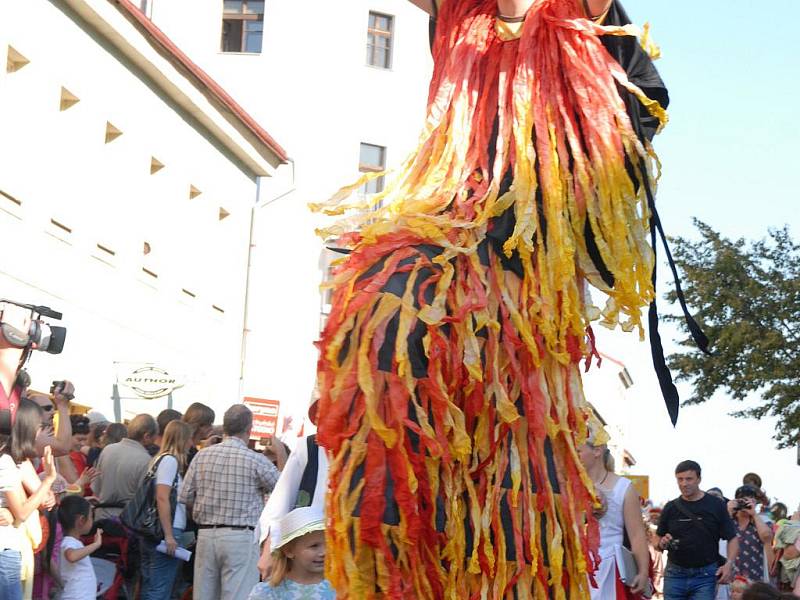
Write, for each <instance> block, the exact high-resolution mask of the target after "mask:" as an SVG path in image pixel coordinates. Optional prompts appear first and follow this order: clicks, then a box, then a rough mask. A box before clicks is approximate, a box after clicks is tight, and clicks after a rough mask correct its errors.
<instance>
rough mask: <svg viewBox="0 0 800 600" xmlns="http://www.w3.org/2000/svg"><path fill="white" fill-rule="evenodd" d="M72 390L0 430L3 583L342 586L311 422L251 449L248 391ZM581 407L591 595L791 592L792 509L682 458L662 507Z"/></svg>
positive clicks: (796, 583) (25, 407)
mask: <svg viewBox="0 0 800 600" xmlns="http://www.w3.org/2000/svg"><path fill="white" fill-rule="evenodd" d="M73 397H74V387H73V386H72V384H70V383H69V382H58V383H56V384H54V387H53V389H52V390H51V393H50V394H45V393H39V392H35V391H32V390H28V391H27V392H26V394H25V395H24V397H23V399H22V400H21V402H20V406H19V409H18V412H17V416H16V421H15V423H14V425H13V429H12V432H11V435H10V436H1V437H0V541H2V543H0V546H2V547H0V598H3V600H6V599H7V600H21V599H23V598H34V599H42V600H49V599H52V598H60V599H63V600H93V599H94V598H97V597H99V598H129V599H133V598H139V599H141V600H171V599H173V598H190V597H193V598H194V599H195V600H219V599H225V600H228V599H230V600H238V599H242V600H284V599H298V598H308V599H312V600H317V599H318V600H329V599H333V598H335V597H336V596H335V592H334V590H333V589H332V587H331V586H330V584H329V583H328V582H327V581H325V579H324V571H325V526H326V522H325V517H324V503H325V490H326V489H327V487H328V486H327V474H328V462H327V460H328V459H327V456H326V454H325V452H324V451H322V449H321V448H320V447H319V446H318V445H317V444H316V438H315V436H314V435H311V436H307V437H305V438H302V439H298V440H297V444H296V447H295V448H294V450H293V451H292V452H289V449H288V447H287V446H286V445H285V444H284V443H282V442H281V441H279V440H277V439H272V438H271V439H267V440H262V442H263V447H261V448H256V447H255V444H254V442H253V441H252V440H251V431H252V424H253V416H252V413H251V412H250V410H249V409H248V408H247V407H246V406H245V405H243V404H235V405H233V406H231V407H230V408H229V409H228V410H227V411H226V412H225V414H224V416H223V419H222V425H221V427H219V426H215V424H214V423H215V419H216V414H215V412H214V411H213V410H212V409H211V408H209V407H208V406H205V405H203V404H201V403H195V404H192V405H191V406H189V407H188V408H187V410H186V411H185V412H184V413H180V412H178V411H176V410H172V409H167V410H164V411H162V412H161V413H159V414H158V415H157V416H156V417H155V418H154V417H153V416H151V415H149V414H140V415H137V416H135V417H134V418H132V419H131V420H130V421H128V422H127V423H126V424H121V423H109V422H107V421H106V419H104V418H103V416H102V415H100V414H98V413H94V412H90V413H89V414H88V415H76V414H70V400H71V399H72V398H73ZM56 415H57V418H55V417H56ZM310 416H311V417H312V420H314V416H315V415H314V414H313V412H312V414H311V415H310ZM590 423H591V426H590V435H589V439H588V440H587V443H586V444H584V445H583V446H581V448H580V452H579V454H580V458H581V461H582V463H583V465H584V467H585V469H586V472H587V475H588V476H589V477H590V478H591V479H592V481H593V483H594V489H595V491H596V494H597V500H598V502H597V505H596V511H595V515H594V516H595V517H596V518H597V520H598V523H599V533H600V547H599V552H598V559H599V560H598V562H597V565H596V567H597V568H596V570H595V573H594V575H593V577H592V578H591V585H590V586H588V587H589V588H590V593H591V596H592V598H593V599H596V600H614V599H622V598H626V599H629V598H650V597H654V598H665V599H666V600H684V599H686V600H689V599H693V600H742V599H744V600H747V599H759V600H760V599H767V598H792V597H798V596H800V577H798V573H799V572H800V511H797V512H795V513H794V514H793V515H791V517H789V516H788V514H787V513H788V511H787V508H786V505H785V504H782V503H780V502H772V503H770V502H769V500H768V498H767V496H766V493H765V492H764V491H763V485H762V481H761V479H760V478H759V477H758V476H757V475H755V474H753V473H749V474H747V475H746V476H745V477H744V480H743V483H742V486H740V487H739V488H738V489H737V490H736V491H735V493H734V494H733V497H732V498H731V499H728V498H727V497H726V496H725V495H724V493H723V492H722V490H720V489H719V488H710V489H708V490H706V491H703V490H702V489H701V481H702V471H701V467H700V465H699V464H698V463H696V462H694V461H683V462H681V463H680V464H679V465H678V466H677V467H676V470H675V477H676V482H677V485H678V488H679V490H680V496H679V497H677V498H676V499H674V500H672V501H670V502H668V503H667V504H666V505H665V506H663V507H660V508H656V507H654V506H653V505H652V503H650V502H644V501H643V500H642V499H641V498H640V497H639V494H638V493H637V492H636V490H635V488H634V486H633V485H632V484H631V482H630V481H629V480H628V479H626V478H625V477H623V476H620V475H618V474H616V473H615V469H614V465H613V460H612V459H611V457H610V452H609V450H608V446H607V442H608V436H607V434H606V433H605V430H604V429H603V428H602V425H600V424H598V423H592V420H591V419H590ZM792 593H795V594H798V596H793V595H792Z"/></svg>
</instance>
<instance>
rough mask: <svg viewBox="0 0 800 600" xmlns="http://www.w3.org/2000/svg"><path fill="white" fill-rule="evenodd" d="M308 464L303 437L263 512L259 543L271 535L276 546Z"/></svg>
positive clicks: (291, 455) (290, 456) (306, 446)
mask: <svg viewBox="0 0 800 600" xmlns="http://www.w3.org/2000/svg"><path fill="white" fill-rule="evenodd" d="M307 464H308V444H306V439H305V438H303V439H302V440H301V441H300V442H298V444H297V446H296V447H295V450H294V452H292V453H291V454H290V455H289V460H287V461H286V465H285V466H284V468H283V471H282V472H281V475H280V477H279V478H278V483H276V484H275V489H274V490H272V495H271V496H270V497H269V500H268V501H267V505H266V506H265V507H264V510H263V511H262V512H261V518H260V519H259V527H260V530H261V535H259V540H258V543H259V544H261V543H263V542H264V540H265V539H266V538H267V536H270V538H271V540H272V547H273V548H275V546H276V542H277V541H278V540H279V539H280V535H281V532H280V527H279V521H280V520H281V519H282V518H283V517H284V516H286V515H287V514H288V513H289V511H291V510H292V508H294V504H295V501H296V500H297V490H298V489H299V488H300V480H301V479H302V478H303V471H304V470H305V468H306V465H307Z"/></svg>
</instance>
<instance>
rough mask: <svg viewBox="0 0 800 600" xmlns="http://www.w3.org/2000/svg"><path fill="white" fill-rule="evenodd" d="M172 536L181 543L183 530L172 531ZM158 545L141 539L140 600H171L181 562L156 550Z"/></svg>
mask: <svg viewBox="0 0 800 600" xmlns="http://www.w3.org/2000/svg"><path fill="white" fill-rule="evenodd" d="M172 535H173V536H174V537H175V539H176V540H177V541H178V544H179V545H180V543H181V538H182V537H183V530H182V529H175V528H173V530H172ZM156 545H157V544H153V543H151V542H149V541H147V540H144V539H141V538H139V547H140V549H141V555H142V588H141V593H140V596H139V600H169V599H170V598H171V597H172V586H173V585H175V576H176V575H177V573H178V567H179V566H180V564H181V561H180V560H179V559H177V558H174V557H172V556H169V555H168V554H164V553H163V552H159V551H158V550H156Z"/></svg>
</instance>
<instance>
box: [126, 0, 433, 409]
mask: <svg viewBox="0 0 800 600" xmlns="http://www.w3.org/2000/svg"><path fill="white" fill-rule="evenodd" d="M141 6H142V8H143V10H144V12H145V14H146V15H147V16H148V17H149V18H150V19H152V22H153V23H154V24H155V25H156V26H158V27H159V28H161V29H162V30H163V31H164V32H165V33H166V34H167V35H169V36H170V37H171V38H172V39H174V40H175V42H176V43H177V44H178V45H179V46H180V47H182V48H184V49H185V50H186V51H187V52H188V53H189V54H190V55H191V56H192V58H193V59H194V60H196V61H197V62H198V63H199V64H200V65H201V66H202V67H203V69H205V70H206V71H207V72H208V73H210V74H211V75H212V76H213V77H214V78H215V79H217V80H219V81H220V83H221V84H222V85H223V86H224V87H225V88H226V89H228V90H230V91H231V93H232V94H233V95H234V96H235V97H236V98H237V99H239V100H240V101H241V102H242V103H243V105H244V106H245V107H246V108H247V110H248V112H251V113H252V114H253V115H254V116H255V117H256V118H257V119H258V120H259V121H260V122H263V123H264V124H265V126H266V127H267V128H268V129H269V131H270V132H272V133H274V134H275V136H276V137H277V139H280V140H281V142H282V143H283V144H285V146H286V148H287V151H288V153H289V154H290V156H291V157H292V159H293V161H294V162H293V167H294V178H293V185H292V190H293V191H292V193H290V194H285V195H280V196H279V197H276V196H270V195H269V194H268V193H267V192H266V190H263V189H262V192H261V198H260V204H259V209H258V210H257V215H256V233H255V248H254V254H253V262H252V270H251V282H252V286H251V289H250V301H249V302H248V306H249V310H248V331H247V336H248V342H247V360H246V369H245V391H246V394H247V395H251V396H258V397H265V398H274V399H278V400H280V401H281V403H282V413H283V415H293V416H295V417H296V419H295V423H297V422H298V419H297V417H302V415H303V414H304V413H305V410H306V407H307V405H308V402H309V400H310V398H311V396H312V394H313V390H314V383H315V372H316V360H317V353H316V350H315V348H314V346H313V342H314V341H315V340H316V339H317V337H318V334H319V328H320V324H321V321H322V320H324V312H325V309H326V306H325V302H324V300H325V298H324V294H321V293H320V289H319V285H320V283H321V281H322V279H323V278H324V275H325V273H326V272H327V269H328V265H329V263H330V258H331V257H330V256H329V255H328V254H327V253H326V251H325V250H324V249H323V246H322V243H321V240H319V239H318V238H317V237H316V235H315V233H314V230H315V228H316V227H318V226H319V225H320V224H321V223H322V221H321V220H320V219H319V218H318V217H315V216H314V215H312V214H311V213H310V212H309V210H308V208H307V204H308V203H309V202H319V201H321V200H324V199H326V198H328V197H329V196H331V195H332V194H333V193H334V192H335V191H336V190H337V189H339V188H340V187H341V186H343V185H345V184H349V183H352V182H353V181H354V180H355V179H357V177H358V176H359V172H360V171H362V172H363V171H369V170H376V169H380V168H381V167H383V166H387V167H390V168H391V167H392V166H396V165H399V164H400V162H402V160H403V159H404V158H405V157H406V156H407V155H408V153H409V152H410V151H412V150H413V149H414V147H415V146H416V142H417V139H418V135H419V132H420V131H421V129H422V124H423V121H424V117H425V105H426V99H427V91H428V90H427V86H428V81H429V78H430V72H431V65H432V63H431V57H430V48H429V39H428V22H429V21H428V16H427V15H426V14H425V13H423V12H422V11H421V10H419V9H418V8H416V7H415V6H413V5H412V4H411V3H409V2H407V1H405V0H348V1H347V2H329V1H327V0H311V1H309V2H304V3H302V4H298V3H297V2H296V1H293V0H272V1H270V2H262V1H256V0H245V1H238V0H235V1H231V0H226V1H223V0H148V1H147V2H143V3H142V4H141ZM276 117H277V118H276ZM376 185H380V182H375V183H374V184H373V185H372V186H371V187H370V188H368V189H364V190H362V193H371V192H373V191H376V187H375V186H376Z"/></svg>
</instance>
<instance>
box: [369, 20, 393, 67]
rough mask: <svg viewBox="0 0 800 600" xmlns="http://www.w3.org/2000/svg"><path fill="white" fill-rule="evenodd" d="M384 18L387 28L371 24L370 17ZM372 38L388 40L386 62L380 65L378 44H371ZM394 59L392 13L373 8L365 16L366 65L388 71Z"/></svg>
mask: <svg viewBox="0 0 800 600" xmlns="http://www.w3.org/2000/svg"><path fill="white" fill-rule="evenodd" d="M373 16H374V17H377V18H381V17H382V18H385V19H387V21H388V29H378V28H377V27H373V26H372V17H373ZM373 38H375V39H376V40H377V38H384V39H387V40H388V44H387V47H386V64H385V65H382V64H379V63H378V62H377V56H378V55H379V50H380V48H379V46H378V45H377V44H373V43H372V41H373ZM393 61H394V15H388V14H386V13H382V12H378V11H375V10H371V11H369V16H368V18H367V66H368V67H373V68H375V69H383V70H385V71H390V70H391V69H392V63H393Z"/></svg>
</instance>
